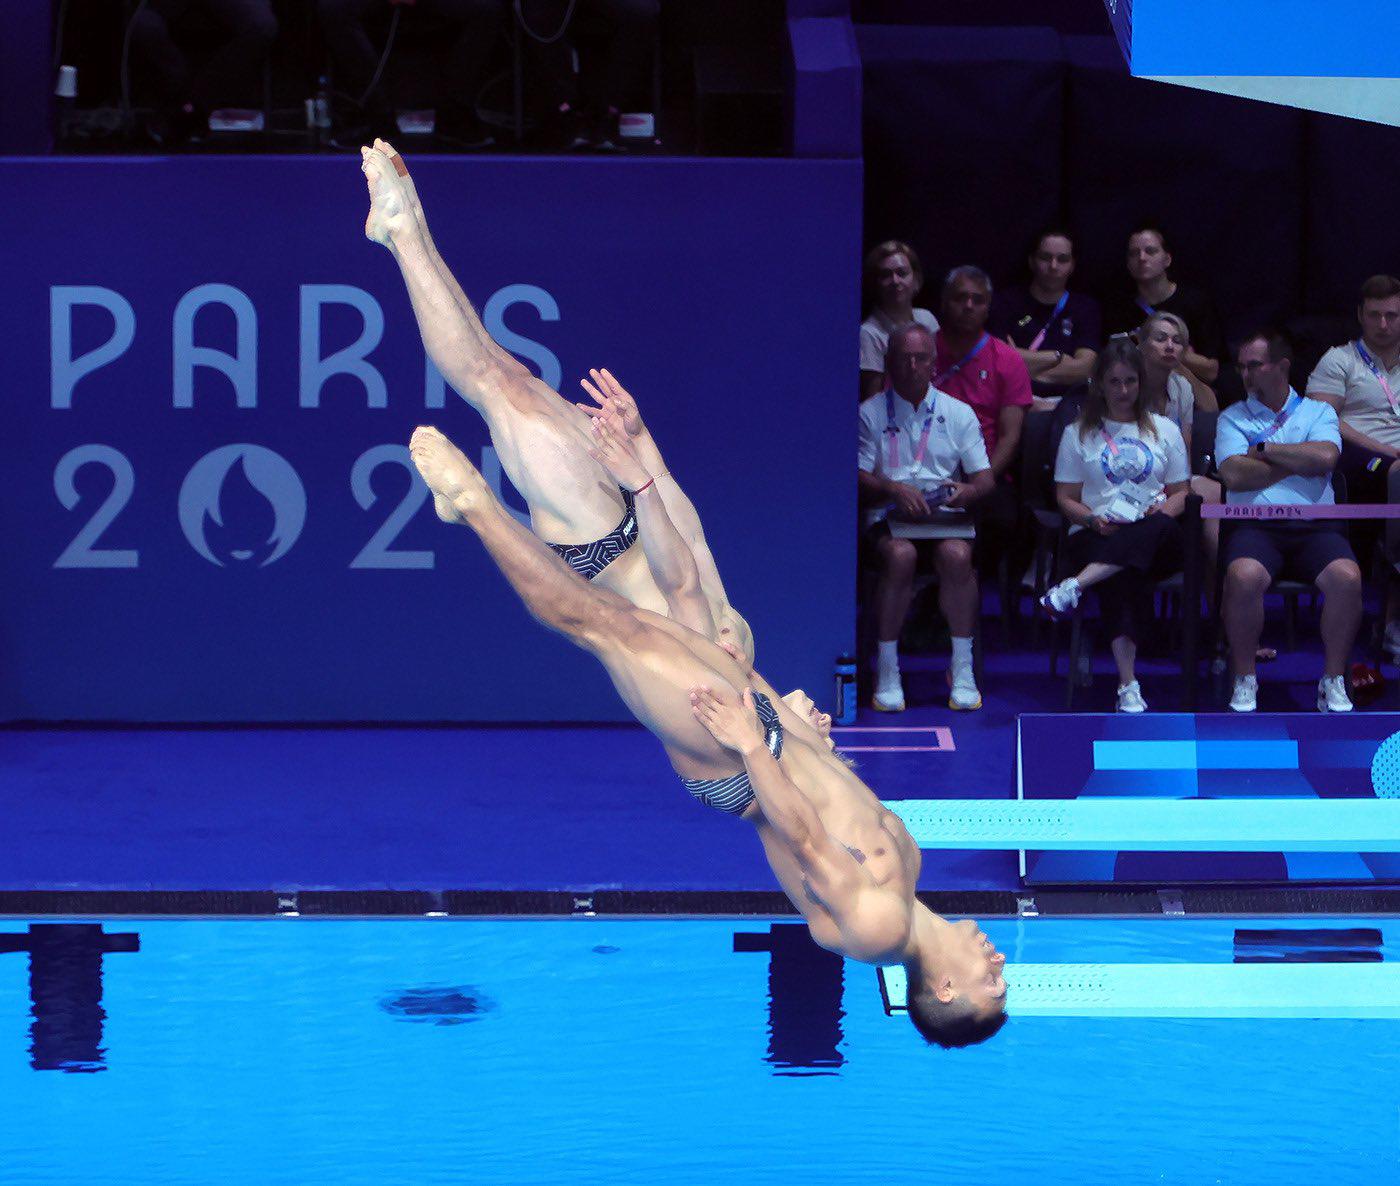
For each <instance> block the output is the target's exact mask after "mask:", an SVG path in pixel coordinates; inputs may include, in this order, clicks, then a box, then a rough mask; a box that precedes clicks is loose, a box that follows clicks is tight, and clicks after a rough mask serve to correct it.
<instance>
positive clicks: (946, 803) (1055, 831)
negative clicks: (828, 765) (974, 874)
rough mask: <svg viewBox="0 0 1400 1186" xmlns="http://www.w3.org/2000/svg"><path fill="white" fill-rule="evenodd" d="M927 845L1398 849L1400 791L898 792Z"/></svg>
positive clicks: (899, 809)
mask: <svg viewBox="0 0 1400 1186" xmlns="http://www.w3.org/2000/svg"><path fill="white" fill-rule="evenodd" d="M884 806H885V807H887V808H889V810H890V811H892V812H894V813H895V815H897V816H899V818H900V819H902V820H903V821H904V826H905V827H906V828H908V829H909V834H910V835H911V836H912V837H913V838H914V841H915V843H917V844H918V846H919V847H920V848H974V849H1002V850H1006V849H1020V850H1025V849H1068V850H1084V849H1117V850H1120V851H1133V850H1136V851H1145V852H1191V851H1200V852H1400V799H1301V798H1295V799H1262V798H1259V799H1128V798H1121V799H1115V798H1107V797H1099V798H1083V799H1048V800H1047V799H1037V800H1029V799H895V800H890V801H888V802H886V803H885V804H884Z"/></svg>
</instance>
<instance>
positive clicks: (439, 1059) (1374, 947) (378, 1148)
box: [0, 919, 1400, 1186]
mask: <svg viewBox="0 0 1400 1186" xmlns="http://www.w3.org/2000/svg"><path fill="white" fill-rule="evenodd" d="M92 925H96V926H100V927H101V932H100V934H101V936H103V937H102V938H101V939H100V940H99V939H98V932H97V931H95V930H91V929H88V930H77V929H72V926H71V924H65V925H64V926H63V927H62V929H49V930H41V931H38V932H35V933H34V935H32V936H31V934H30V932H29V926H28V923H27V922H26V921H23V920H0V950H4V951H5V953H3V954H0V1181H3V1182H4V1183H5V1186H19V1184H25V1186H27V1184H29V1183H63V1184H69V1183H78V1182H82V1183H114V1184H116V1183H121V1184H126V1183H130V1184H132V1186H137V1184H139V1186H153V1184H166V1183H207V1184H210V1186H215V1184H223V1183H230V1184H232V1183H238V1184H239V1186H245V1184H248V1183H259V1184H262V1183H266V1184H281V1183H287V1184H289V1186H290V1184H292V1183H296V1184H298V1186H311V1184H320V1183H325V1184H327V1186H329V1184H331V1183H334V1184H336V1186H360V1184H364V1186H370V1184H374V1186H381V1184H390V1183H415V1184H418V1183H449V1182H450V1183H460V1182H470V1183H483V1184H490V1183H502V1184H510V1186H534V1184H543V1183H573V1182H587V1183H628V1184H631V1183H637V1184H641V1183H647V1184H650V1183H656V1182H663V1181H664V1182H666V1183H668V1184H669V1186H692V1184H694V1186H702V1184H703V1186H715V1184H716V1183H718V1182H720V1181H725V1182H735V1183H744V1184H749V1183H752V1184H754V1186H767V1184H772V1186H778V1184H779V1183H783V1184H788V1183H798V1182H801V1183H826V1182H830V1183H837V1182H840V1183H856V1182H873V1181H880V1182H895V1181H903V1182H910V1181H924V1180H930V1181H944V1182H958V1183H961V1182H992V1183H999V1184H1004V1183H1022V1182H1025V1183H1043V1184H1045V1186H1055V1184H1059V1183H1065V1184H1073V1186H1089V1184H1092V1183H1132V1184H1136V1183H1160V1182H1166V1183H1184V1184H1191V1186H1195V1184H1197V1183H1216V1182H1220V1183H1260V1184H1264V1183H1268V1184H1270V1186H1280V1184H1286V1183H1299V1184H1303V1183H1306V1184H1308V1186H1317V1184H1318V1183H1329V1184H1330V1183H1353V1182H1355V1183H1362V1182H1365V1183H1368V1184H1370V1183H1376V1182H1396V1181H1400V1098H1398V1097H1397V1092H1396V1084H1397V1083H1398V1082H1400V1023H1397V1022H1396V1021H1393V1020H1377V1019H1357V1018H1347V1019H1328V1020H1308V1019H1292V1020H1289V1019H1280V1018H1273V1017H1270V1018H1249V1017H1245V1018H1204V1019H1191V1020H1185V1019H1179V1018H1163V1017H1151V1016H1144V1017H1115V1016H1104V1017H1079V1018H1067V1017H1053V1016H1030V1017H1027V1016H1022V1017H1017V1016H1015V1013H1016V995H1015V991H1016V990H1015V978H1014V968H1015V963H1016V962H1025V963H1037V964H1054V963H1084V962H1096V963H1109V964H1113V963H1130V962H1131V963H1143V962H1147V963H1153V964H1160V965H1161V969H1162V971H1161V974H1162V976H1163V977H1164V978H1167V979H1168V981H1171V980H1173V979H1175V980H1177V981H1182V980H1185V979H1187V977H1183V976H1182V974H1181V972H1180V971H1178V972H1175V973H1174V972H1173V968H1174V967H1175V968H1182V967H1183V966H1185V965H1192V964H1202V963H1205V964H1218V965H1229V964H1232V963H1233V962H1234V961H1235V960H1236V959H1237V958H1239V959H1251V960H1253V959H1259V958H1263V959H1267V960H1271V961H1272V960H1287V961H1297V960H1304V961H1313V960H1318V961H1326V962H1318V963H1316V964H1310V966H1311V967H1313V968H1315V970H1316V974H1317V976H1318V977H1319V978H1320V983H1324V984H1328V983H1337V984H1342V983H1344V979H1343V980H1338V979H1336V978H1338V977H1341V978H1345V976H1346V975H1347V972H1348V970H1349V969H1357V968H1364V967H1371V968H1374V965H1375V963H1376V961H1384V962H1389V961H1390V960H1393V959H1397V958H1400V947H1398V946H1397V945H1396V942H1395V939H1396V936H1397V934H1400V923H1392V922H1390V921H1389V920H1385V921H1381V922H1374V921H1348V922H1341V921H1335V920H1334V921H1326V922H1317V921H1309V922H1306V923H1305V922H1302V921H1298V920H1294V921H1291V922H1278V921H1270V920H1259V919H1251V920H1247V921H1223V920H1211V921H1196V920H1180V919H1161V920H1150V921H1132V922H1129V921H1119V920H1098V921H1057V920H1029V921H1025V922H1001V923H996V922H989V923H987V924H986V926H985V929H986V931H987V933H988V934H989V935H990V936H991V938H992V939H993V941H994V942H996V943H997V945H998V946H1000V947H1001V948H1002V949H1003V950H1005V951H1006V952H1007V953H1008V956H1009V958H1010V960H1011V961H1012V963H1011V964H1009V965H1008V969H1007V979H1008V981H1010V983H1011V997H1010V1002H1009V1006H1010V1011H1011V1013H1012V1015H1013V1016H1012V1019H1011V1022H1010V1023H1009V1024H1008V1025H1007V1027H1006V1028H1005V1029H1004V1030H1003V1031H1002V1033H1001V1034H1000V1035H999V1036H998V1037H997V1038H995V1039H993V1041H992V1042H990V1043H988V1044H987V1045H985V1046H981V1047H974V1048H971V1049H968V1050H961V1051H952V1052H945V1051H942V1050H938V1049H933V1048H928V1047H925V1046H924V1045H923V1043H922V1041H921V1040H919V1039H918V1037H917V1035H916V1034H915V1033H914V1031H913V1029H912V1027H911V1026H910V1025H909V1023H908V1021H907V1019H905V1018H903V1017H901V1016H889V1015H887V1014H886V1012H885V1007H884V1004H883V1002H882V997H881V993H880V991H879V986H878V981H877V977H876V973H875V970H874V969H872V968H868V967H863V966H860V965H854V964H846V965H844V966H843V965H842V964H841V963H840V962H839V961H835V960H833V959H828V958H826V957H825V953H821V952H818V951H816V950H815V949H813V948H811V947H810V945H808V944H806V943H805V941H802V940H801V933H800V932H798V931H796V930H795V928H791V927H790V926H785V925H783V924H779V925H778V926H777V927H776V928H773V926H772V924H771V923H770V922H769V921H768V920H754V919H743V920H711V919H707V920H675V919H665V920H613V919H570V920H555V921H536V920H516V921H478V920H458V919H425V920H393V921H340V920H311V919H266V920H256V921H207V920H201V921H171V920H162V921H142V920H111V919H109V920H106V921H105V922H103V923H101V924H92ZM1356 927H1370V928H1378V929H1379V930H1380V931H1381V932H1382V936H1381V937H1380V941H1379V942H1378V943H1377V942H1374V941H1373V940H1372V939H1367V938H1364V937H1363V938H1362V939H1360V940H1355V941H1352V942H1348V943H1344V944H1342V945H1341V946H1340V947H1338V946H1337V945H1336V944H1335V943H1334V944H1328V943H1326V942H1324V941H1319V940H1318V939H1317V938H1316V937H1315V936H1313V937H1311V938H1305V937H1302V936H1300V939H1299V941H1298V942H1296V943H1292V942H1289V941H1288V939H1287V937H1285V938H1284V939H1283V940H1282V941H1277V942H1274V941H1271V942H1268V943H1265V944H1263V945H1262V946H1260V945H1258V944H1257V943H1256V944H1250V943H1248V942H1247V941H1246V939H1247V937H1246V939H1241V938H1239V937H1237V932H1240V931H1245V930H1249V931H1259V930H1264V929H1277V928H1288V929H1294V930H1302V929H1303V928H1307V929H1308V930H1311V931H1316V930H1319V929H1326V930H1329V931H1337V930H1339V929H1344V928H1356ZM122 935H127V936H131V935H135V936H138V938H137V939H136V940H131V939H121V938H119V936H122ZM736 936H737V938H736ZM138 945H139V950H111V951H110V952H109V953H108V954H105V955H102V956H101V962H100V981H99V979H98V976H97V969H98V967H99V964H98V956H97V954H96V948H97V947H98V946H101V947H105V948H108V949H111V948H123V947H126V948H130V947H133V946H138ZM736 947H738V948H740V950H736ZM13 948H19V949H20V950H5V949H13ZM30 948H34V949H35V951H36V954H34V955H32V956H31V955H29V954H27V952H28V950H29V949H30ZM1338 959H1341V960H1343V961H1346V962H1336V961H1337V960H1338ZM1353 960H1354V961H1364V962H1355V963H1353V962H1350V961H1353ZM31 967H32V969H33V976H32V977H31ZM1329 978H1331V979H1329ZM1181 988H1182V990H1183V991H1184V992H1188V993H1189V992H1190V989H1191V986H1190V984H1189V983H1183V984H1181ZM99 992H100V1003H99V998H98V995H97V994H98V993H99ZM1324 995H1325V994H1324ZM36 1003H37V1004H36ZM36 1010H37V1012H38V1014H39V1016H37V1017H36V1016H35V1012H36ZM36 1065H37V1066H40V1067H44V1068H50V1067H51V1068H53V1069H36Z"/></svg>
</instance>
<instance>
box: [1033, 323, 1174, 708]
mask: <svg viewBox="0 0 1400 1186" xmlns="http://www.w3.org/2000/svg"><path fill="white" fill-rule="evenodd" d="M1145 375H1146V372H1145V368H1144V365H1143V357H1142V351H1140V350H1139V349H1138V348H1137V347H1136V346H1135V345H1133V343H1132V342H1130V341H1128V340H1126V339H1123V338H1118V339H1114V340H1113V341H1111V342H1109V344H1108V345H1107V346H1106V347H1105V348H1104V350H1103V353H1102V354H1100V355H1099V361H1098V365H1097V367H1096V368H1095V371H1094V378H1093V381H1092V382H1091V383H1090V385H1089V391H1088V394H1087V395H1085V397H1084V407H1083V410H1082V411H1081V412H1080V414H1079V419H1078V420H1076V421H1075V422H1074V423H1073V424H1071V425H1070V426H1069V427H1068V428H1066V429H1065V433H1064V436H1063V438H1061V440H1060V449H1059V452H1058V454H1057V455H1056V457H1055V497H1056V501H1057V502H1058V503H1059V506H1060V512H1061V514H1063V515H1064V516H1065V518H1066V519H1068V520H1069V522H1070V523H1071V524H1072V526H1071V527H1070V529H1069V531H1070V534H1069V539H1068V541H1067V544H1066V555H1067V560H1068V563H1067V564H1066V566H1065V567H1067V568H1069V569H1070V570H1072V571H1074V573H1075V575H1074V576H1072V577H1069V578H1067V579H1066V580H1063V581H1061V582H1060V583H1059V584H1057V585H1054V586H1052V587H1051V588H1050V589H1049V590H1048V591H1047V592H1046V594H1045V596H1043V597H1042V598H1041V599H1040V604H1041V605H1042V606H1044V607H1045V609H1046V610H1047V611H1048V612H1049V613H1050V614H1051V615H1052V616H1057V615H1059V614H1062V613H1066V612H1068V611H1069V610H1071V609H1073V608H1074V607H1075V606H1077V605H1078V604H1079V599H1080V597H1081V596H1082V595H1083V592H1084V590H1085V589H1089V588H1094V587H1097V589H1098V594H1099V606H1100V609H1101V611H1102V615H1103V620H1104V623H1105V625H1106V626H1107V627H1108V629H1109V631H1110V637H1111V638H1112V643H1111V646H1112V649H1113V659H1114V662H1115V663H1116V664H1117V665H1118V711H1119V712H1146V711H1147V702H1146V701H1145V700H1144V699H1143V698H1142V689H1141V688H1140V687H1139V686H1138V681H1137V676H1136V674H1135V672H1134V666H1135V663H1136V659H1137V641H1136V640H1137V637H1138V634H1139V631H1140V630H1141V629H1142V628H1143V627H1145V626H1146V625H1147V624H1148V621H1149V620H1150V618H1151V616H1152V585H1153V583H1154V582H1155V581H1159V580H1161V579H1162V578H1163V577H1165V576H1167V575H1169V574H1170V573H1173V572H1175V571H1176V570H1177V569H1179V568H1180V567H1181V556H1182V549H1181V542H1182V541H1181V527H1180V524H1179V523H1178V522H1177V520H1178V519H1179V518H1180V516H1181V512H1182V510H1183V509H1184V508H1185V506H1186V491H1187V487H1188V481H1187V479H1188V477H1189V472H1190V471H1189V467H1188V465H1187V461H1186V445H1185V442H1184V441H1183V440H1182V439H1181V432H1180V431H1179V430H1178V429H1177V427H1176V425H1175V424H1173V423H1172V422H1171V421H1170V420H1168V419H1167V418H1166V417H1165V416H1162V415H1159V414H1157V413H1155V412H1151V411H1149V410H1148V408H1147V404H1146V400H1145V398H1144V394H1143V390H1144V382H1145Z"/></svg>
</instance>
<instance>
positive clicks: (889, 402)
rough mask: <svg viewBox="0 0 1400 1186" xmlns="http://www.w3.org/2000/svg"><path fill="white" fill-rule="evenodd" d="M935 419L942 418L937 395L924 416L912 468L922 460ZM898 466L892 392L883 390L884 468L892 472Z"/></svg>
mask: <svg viewBox="0 0 1400 1186" xmlns="http://www.w3.org/2000/svg"><path fill="white" fill-rule="evenodd" d="M935 419H942V417H939V416H938V397H937V396H934V399H933V406H932V407H931V408H929V410H928V415H926V416H925V417H924V427H923V429H922V430H921V431H920V433H919V444H918V447H917V448H916V449H915V450H914V454H913V456H914V462H913V465H914V469H916V470H917V469H918V468H919V466H921V465H922V464H923V462H924V451H925V450H926V449H927V448H928V438H929V434H930V433H931V432H932V431H933V422H934V420H935ZM898 468H899V428H898V426H897V425H896V424H895V422H894V392H893V391H890V390H888V389H886V391H885V469H886V470H888V471H889V472H890V473H893V472H894V471H895V470H897V469H898Z"/></svg>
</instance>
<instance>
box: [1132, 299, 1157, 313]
mask: <svg viewBox="0 0 1400 1186" xmlns="http://www.w3.org/2000/svg"><path fill="white" fill-rule="evenodd" d="M1133 304H1135V305H1136V306H1137V307H1138V308H1139V309H1141V310H1142V311H1143V312H1144V313H1146V314H1147V315H1148V316H1149V317H1156V316H1157V306H1156V305H1149V304H1148V303H1147V302H1146V301H1145V300H1143V299H1142V297H1134V298H1133Z"/></svg>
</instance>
